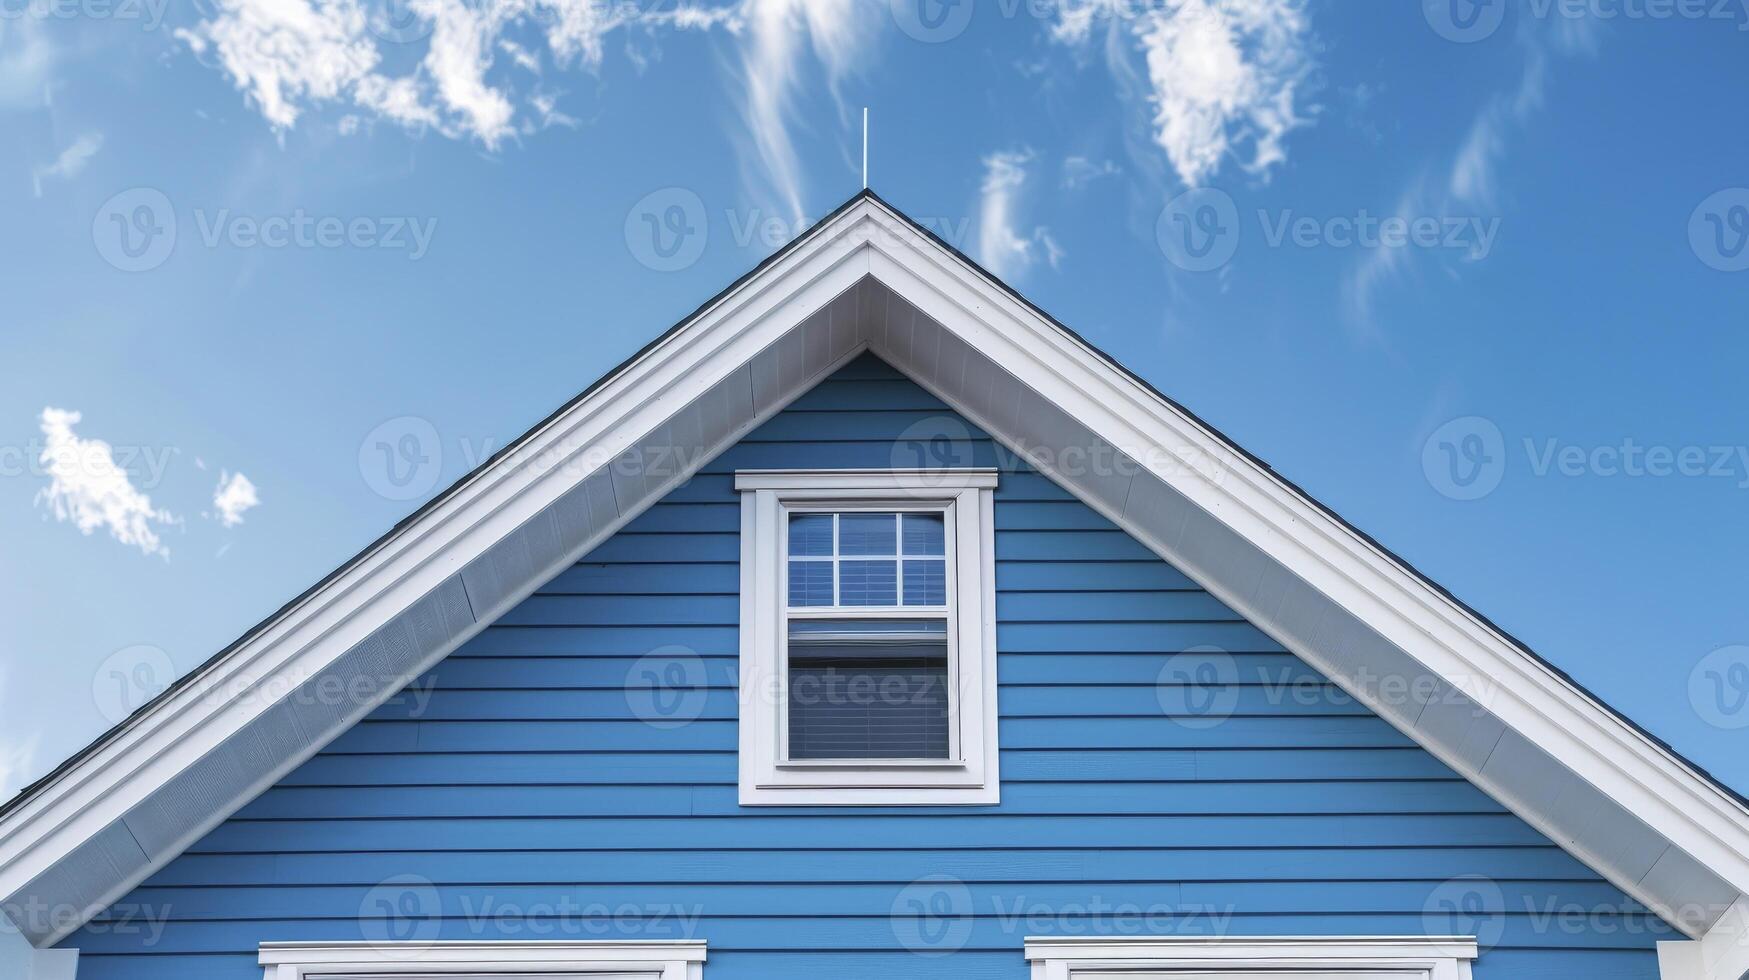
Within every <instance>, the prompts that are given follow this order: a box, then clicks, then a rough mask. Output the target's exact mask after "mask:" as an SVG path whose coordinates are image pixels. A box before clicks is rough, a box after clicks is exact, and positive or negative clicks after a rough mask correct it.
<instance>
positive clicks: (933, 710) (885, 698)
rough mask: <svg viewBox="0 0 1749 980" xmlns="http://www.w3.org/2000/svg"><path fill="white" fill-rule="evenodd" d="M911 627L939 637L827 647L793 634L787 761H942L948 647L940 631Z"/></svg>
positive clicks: (821, 639)
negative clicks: (788, 755) (925, 630)
mask: <svg viewBox="0 0 1749 980" xmlns="http://www.w3.org/2000/svg"><path fill="white" fill-rule="evenodd" d="M797 625H800V623H799V622H798V623H796V624H792V628H793V627H794V626H797ZM838 625H839V626H840V627H841V628H851V629H855V628H861V627H863V626H867V625H873V623H841V624H838ZM912 625H920V626H927V627H932V629H930V630H929V634H930V636H932V637H943V638H940V639H932V638H928V637H925V638H922V639H919V638H917V637H915V636H911V637H904V638H896V639H895V640H894V641H892V642H880V641H868V640H866V639H863V640H862V641H856V640H851V641H848V642H833V641H832V640H831V639H830V637H828V636H823V635H819V634H813V635H808V634H803V635H801V636H796V635H795V634H794V633H793V632H792V635H791V642H790V666H789V678H788V695H789V700H788V707H789V743H790V744H789V748H790V751H789V754H790V758H792V759H945V758H947V756H948V748H949V746H948V715H949V709H948V696H949V691H948V682H947V642H946V639H945V637H944V636H943V634H941V633H940V632H939V631H940V629H941V627H942V626H943V625H944V624H942V623H941V622H940V621H936V622H934V623H914V624H912ZM863 636H864V637H865V638H866V636H867V634H863Z"/></svg>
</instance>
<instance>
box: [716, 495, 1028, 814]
mask: <svg viewBox="0 0 1749 980" xmlns="http://www.w3.org/2000/svg"><path fill="white" fill-rule="evenodd" d="M996 479H997V475H996V471H995V470H993V469H944V470H742V471H740V472H738V473H736V474H735V489H736V490H737V491H740V492H741V655H740V659H741V718H740V736H741V742H740V744H741V751H740V772H741V795H740V799H741V804H742V805H743V806H948V805H968V806H971V805H977V806H987V805H991V804H995V803H997V802H999V801H1000V794H1001V777H1000V773H999V766H998V761H997V746H996V544H995V521H994V516H995V505H994V493H995V489H996ZM883 500H884V501H892V502H895V503H901V504H905V505H916V504H919V503H924V504H936V503H939V504H942V505H944V506H948V507H951V508H952V513H953V516H954V519H953V521H952V528H953V530H952V540H951V542H950V544H949V548H948V550H949V553H950V554H951V555H952V556H953V558H954V560H953V566H954V567H953V572H952V574H953V576H954V579H953V581H954V589H953V593H954V602H955V604H956V605H955V609H954V619H953V622H954V628H953V637H952V641H951V647H950V648H951V650H952V662H951V664H950V667H949V677H950V678H951V680H950V683H951V684H952V685H953V689H954V692H955V694H956V696H955V699H954V702H953V706H952V708H951V710H952V712H953V718H954V733H953V738H952V739H951V740H950V741H951V742H952V744H953V745H954V746H955V748H956V750H957V751H956V752H955V753H954V754H953V757H951V758H949V759H948V760H945V761H938V760H899V761H893V762H882V761H878V760H877V761H859V762H855V763H839V762H832V763H824V764H822V763H799V764H798V763H787V764H786V763H785V762H784V761H783V758H782V755H781V753H782V745H783V739H782V734H783V733H782V717H783V712H782V710H781V699H782V698H783V697H784V694H785V685H784V683H783V677H784V674H783V670H784V662H785V653H784V649H783V644H782V642H781V641H780V637H781V636H782V635H783V617H784V616H785V614H786V608H787V597H786V596H785V594H784V589H783V583H784V581H785V578H784V574H783V572H784V566H783V552H784V541H785V536H784V532H785V527H784V521H783V515H784V509H785V506H786V505H787V504H790V503H798V504H799V503H804V502H805V503H808V504H816V503H831V502H843V503H846V504H853V503H868V502H874V501H883ZM897 609H898V611H897V612H894V613H893V615H899V614H901V613H904V612H906V611H907V607H903V606H900V607H897ZM859 611H860V610H859ZM873 614H874V615H880V613H873ZM910 614H911V615H915V614H916V610H915V607H911V609H910Z"/></svg>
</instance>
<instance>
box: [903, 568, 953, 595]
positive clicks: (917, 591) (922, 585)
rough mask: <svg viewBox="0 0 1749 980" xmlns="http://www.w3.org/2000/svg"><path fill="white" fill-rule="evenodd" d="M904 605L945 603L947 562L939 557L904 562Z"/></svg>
mask: <svg viewBox="0 0 1749 980" xmlns="http://www.w3.org/2000/svg"><path fill="white" fill-rule="evenodd" d="M905 605H907V606H945V605H947V562H945V561H942V560H940V559H933V560H925V561H906V562H905Z"/></svg>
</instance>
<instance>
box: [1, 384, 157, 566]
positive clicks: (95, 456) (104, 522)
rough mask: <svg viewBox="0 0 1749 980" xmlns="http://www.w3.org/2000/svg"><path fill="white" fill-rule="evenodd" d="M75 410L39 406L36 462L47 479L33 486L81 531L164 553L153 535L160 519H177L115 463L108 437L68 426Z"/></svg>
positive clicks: (150, 552)
mask: <svg viewBox="0 0 1749 980" xmlns="http://www.w3.org/2000/svg"><path fill="white" fill-rule="evenodd" d="M79 418H80V416H79V413H78V412H69V411H65V410H62V409H59V408H44V409H43V410H42V416H41V420H40V422H41V426H42V433H43V437H44V440H45V441H44V444H43V451H42V454H41V457H40V460H39V461H40V462H41V464H42V466H43V468H44V470H45V472H47V474H48V477H49V485H48V486H47V487H44V488H43V489H42V490H40V491H38V492H37V495H36V500H37V502H39V503H43V504H46V505H47V506H48V508H49V511H50V512H51V513H53V514H54V515H55V519H56V520H58V521H71V522H72V523H73V525H74V526H75V527H77V528H78V529H79V531H80V532H81V533H83V534H90V533H91V532H93V531H95V530H97V529H98V528H103V529H105V530H107V531H108V532H109V536H110V537H112V538H114V539H115V540H117V541H119V542H121V543H122V544H125V545H131V546H133V547H137V548H139V549H140V550H141V551H142V552H144V553H146V554H148V555H161V556H163V557H165V558H169V557H170V549H168V548H166V547H164V543H163V542H162V541H161V540H159V538H158V530H159V528H160V526H162V525H171V524H175V523H177V518H176V517H175V516H174V515H172V514H171V513H170V512H168V511H164V510H159V509H158V508H156V507H153V506H152V501H151V499H150V498H149V497H147V496H146V494H145V493H143V492H141V491H140V490H139V489H138V488H137V487H135V486H134V484H133V480H132V478H131V477H130V476H129V475H128V472H127V471H126V470H124V469H122V468H121V467H120V466H118V465H117V464H116V462H115V456H114V454H113V453H112V452H111V449H110V446H109V444H108V443H106V442H104V441H103V440H101V439H84V438H81V437H80V436H79V435H78V434H77V433H75V432H74V431H73V426H75V425H78V424H79Z"/></svg>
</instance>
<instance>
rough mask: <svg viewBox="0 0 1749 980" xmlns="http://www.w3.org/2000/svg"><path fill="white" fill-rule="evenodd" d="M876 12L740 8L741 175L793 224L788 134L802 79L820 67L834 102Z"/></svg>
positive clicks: (794, 185)
mask: <svg viewBox="0 0 1749 980" xmlns="http://www.w3.org/2000/svg"><path fill="white" fill-rule="evenodd" d="M879 13H880V11H879V9H878V8H877V7H876V6H875V5H873V4H870V3H866V2H863V0H746V3H745V4H744V6H743V9H742V19H743V21H744V24H745V29H744V30H743V31H742V32H741V37H740V50H741V73H742V93H741V114H742V117H743V119H744V121H745V123H746V126H747V131H748V134H749V139H750V140H751V143H752V149H753V152H752V154H751V155H750V157H751V158H750V159H749V160H747V161H744V162H743V169H744V170H745V171H747V173H748V180H747V182H748V183H749V184H750V185H751V186H752V187H754V188H755V189H756V192H758V190H759V189H763V190H765V191H766V192H769V193H774V194H776V195H777V196H778V197H779V198H780V199H781V200H782V203H783V206H784V207H785V208H786V209H787V210H788V212H789V217H790V219H791V220H792V221H796V222H800V221H801V220H802V218H803V209H802V195H803V193H804V188H803V187H802V178H801V165H800V164H799V163H798V161H797V159H796V151H795V142H794V140H793V139H792V138H791V135H790V130H791V128H792V127H793V126H795V125H796V119H795V98H796V95H797V94H798V92H799V91H800V90H801V86H802V82H803V72H804V70H805V69H806V68H808V67H809V66H811V65H813V64H818V65H819V67H821V68H822V69H823V70H824V71H825V73H826V81H827V86H828V87H829V88H830V89H831V90H832V91H833V93H834V95H836V92H837V90H838V86H839V83H840V82H841V81H842V80H843V79H844V78H845V77H846V76H848V75H849V74H851V73H852V72H854V71H855V70H856V69H857V68H858V67H860V66H861V64H862V63H863V59H864V58H865V56H866V55H867V52H868V48H869V44H870V42H871V40H872V39H873V38H874V37H875V36H876V33H877V25H878V21H875V20H874V18H877V17H878V16H879ZM839 109H840V112H841V113H842V111H843V106H842V104H841V105H840V106H839ZM754 164H756V166H752V165H754Z"/></svg>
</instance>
